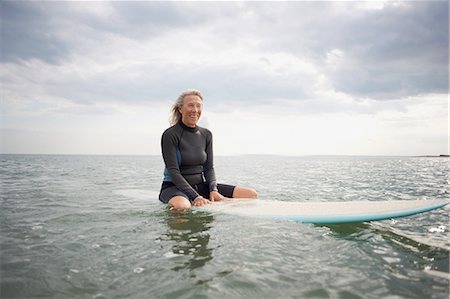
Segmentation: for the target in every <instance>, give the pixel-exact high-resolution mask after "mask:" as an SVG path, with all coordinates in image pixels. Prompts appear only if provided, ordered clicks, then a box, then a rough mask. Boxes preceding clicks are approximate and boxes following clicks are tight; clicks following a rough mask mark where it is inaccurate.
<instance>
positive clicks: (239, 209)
mask: <svg viewBox="0 0 450 299" xmlns="http://www.w3.org/2000/svg"><path fill="white" fill-rule="evenodd" d="M449 203H450V200H446V199H417V200H385V201H345V202H342V201H341V202H338V201H333V202H310V201H307V202H292V201H278V200H264V199H229V200H226V201H222V202H215V203H212V204H210V205H207V206H203V207H201V208H203V209H205V210H207V211H212V212H219V213H227V214H234V215H241V216H251V217H258V218H271V219H278V220H291V221H296V222H302V223H314V224H342V223H355V222H368V221H378V220H385V219H392V218H399V217H407V216H412V215H416V214H420V213H424V212H428V211H431V210H434V209H438V208H442V207H444V206H445V205H447V204H449Z"/></svg>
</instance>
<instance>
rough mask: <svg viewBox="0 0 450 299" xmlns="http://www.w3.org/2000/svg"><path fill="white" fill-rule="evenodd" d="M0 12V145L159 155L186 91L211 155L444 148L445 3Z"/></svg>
mask: <svg viewBox="0 0 450 299" xmlns="http://www.w3.org/2000/svg"><path fill="white" fill-rule="evenodd" d="M0 8H1V10H0V13H1V61H0V63H1V67H0V77H1V85H2V86H1V92H2V94H1V111H0V117H1V118H0V153H18V154H127V155H160V153H161V149H160V140H161V134H162V132H163V131H164V130H165V129H166V128H168V127H169V126H170V125H169V122H168V119H169V110H170V107H171V105H172V104H173V102H174V101H175V99H176V98H177V97H178V95H179V94H180V93H181V92H182V91H183V90H185V89H189V88H195V89H198V90H200V91H202V93H203V95H204V111H203V115H202V118H201V120H200V125H201V126H204V127H207V128H209V129H210V130H211V131H212V133H213V136H214V153H215V154H216V155H246V154H270V155H439V154H448V153H449V139H448V132H449V131H448V130H449V116H448V115H449V93H448V85H449V75H448V74H449V61H448V56H449V2H448V1H385V2H363V1H355V2H345V1H340V2H337V1H321V2H304V1H301V2H290V1H283V2H239V1H232V2H119V1H114V2H90V1H88V2H76V1H72V2H43V1H33V2H25V1H3V0H2V1H1V2H0Z"/></svg>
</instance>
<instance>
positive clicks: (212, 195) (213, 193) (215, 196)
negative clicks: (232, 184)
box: [209, 191, 227, 201]
mask: <svg viewBox="0 0 450 299" xmlns="http://www.w3.org/2000/svg"><path fill="white" fill-rule="evenodd" d="M209 199H210V200H211V201H220V200H225V199H227V198H226V197H225V196H223V195H222V194H220V193H219V192H217V191H211V192H210V193H209Z"/></svg>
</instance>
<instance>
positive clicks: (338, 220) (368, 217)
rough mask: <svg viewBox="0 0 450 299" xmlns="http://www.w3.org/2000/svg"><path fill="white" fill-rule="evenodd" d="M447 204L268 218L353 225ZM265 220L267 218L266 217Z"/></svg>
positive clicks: (416, 212)
mask: <svg viewBox="0 0 450 299" xmlns="http://www.w3.org/2000/svg"><path fill="white" fill-rule="evenodd" d="M449 203H450V201H448V200H444V201H442V202H440V203H437V204H435V205H430V206H426V207H421V208H415V209H405V210H400V211H395V212H388V213H372V214H357V215H351V214H346V215H332V216H307V215H286V216H270V217H269V218H271V219H278V220H291V221H296V222H301V223H314V224H342V223H355V222H366V221H377V220H385V219H393V218H399V217H406V216H412V215H416V214H420V213H423V212H428V211H431V210H434V209H438V208H442V207H444V206H445V205H447V204H449ZM265 218H267V216H266V217H265Z"/></svg>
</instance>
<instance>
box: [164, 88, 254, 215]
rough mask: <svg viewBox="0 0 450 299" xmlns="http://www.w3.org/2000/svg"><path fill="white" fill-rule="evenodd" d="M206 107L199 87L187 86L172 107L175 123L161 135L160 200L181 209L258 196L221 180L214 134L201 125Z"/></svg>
mask: <svg viewBox="0 0 450 299" xmlns="http://www.w3.org/2000/svg"><path fill="white" fill-rule="evenodd" d="M202 109H203V96H202V94H201V93H200V91H198V90H193V89H190V90H186V91H184V92H183V93H182V94H181V95H180V96H179V97H178V99H177V101H176V103H175V104H174V105H173V107H172V110H171V112H172V114H171V120H170V122H171V125H172V126H171V127H170V128H168V129H167V130H166V131H164V133H163V135H162V138H161V148H162V155H163V159H164V163H165V166H166V167H165V169H164V180H163V183H162V186H161V192H160V194H159V200H160V201H162V202H163V203H167V204H169V205H170V206H172V207H173V208H174V209H177V210H186V209H189V208H190V207H191V206H192V205H194V206H202V205H205V204H209V203H211V202H213V201H218V200H224V199H226V198H228V197H234V198H256V196H257V194H256V191H255V190H253V189H251V188H244V187H239V186H231V185H224V184H217V182H216V175H215V173H214V165H213V148H212V134H211V132H210V131H209V130H208V129H206V128H202V127H199V126H197V123H198V121H199V119H200V116H201V114H202Z"/></svg>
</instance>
